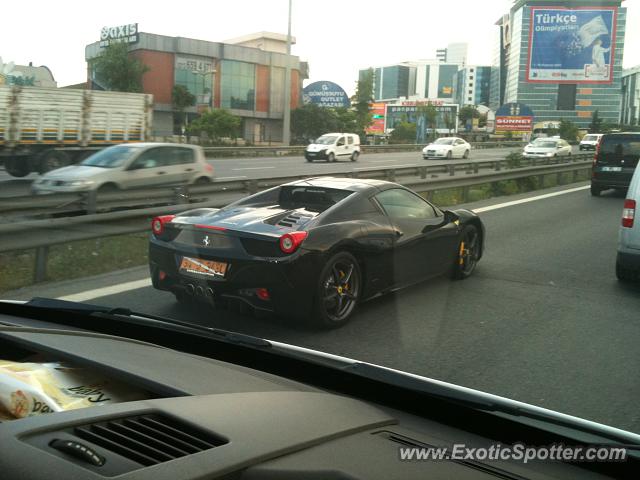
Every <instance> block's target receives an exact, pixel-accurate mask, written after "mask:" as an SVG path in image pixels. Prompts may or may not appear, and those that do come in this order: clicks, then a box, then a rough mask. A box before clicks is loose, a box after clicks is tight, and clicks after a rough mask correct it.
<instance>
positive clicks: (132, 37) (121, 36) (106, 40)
mask: <svg viewBox="0 0 640 480" xmlns="http://www.w3.org/2000/svg"><path fill="white" fill-rule="evenodd" d="M138 32H140V30H139V29H138V24H137V23H129V24H127V25H119V26H117V27H102V30H100V47H101V48H102V47H108V46H109V45H111V44H114V43H137V42H138V39H139V38H138Z"/></svg>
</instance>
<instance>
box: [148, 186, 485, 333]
mask: <svg viewBox="0 0 640 480" xmlns="http://www.w3.org/2000/svg"><path fill="white" fill-rule="evenodd" d="M152 232H153V235H152V236H151V237H150V244H149V267H150V271H151V279H152V282H153V286H154V287H155V288H157V289H159V290H165V291H169V292H172V293H173V294H174V295H175V296H176V299H177V300H178V302H180V303H190V302H192V301H199V302H206V303H213V304H214V305H216V304H217V303H219V302H228V301H232V302H240V304H241V305H249V306H250V307H252V308H253V309H254V310H256V311H258V312H274V313H276V314H277V315H283V316H287V317H293V318H295V319H298V320H300V321H304V322H310V323H313V324H315V325H317V326H320V327H324V328H335V327H338V326H341V325H343V324H345V323H346V322H347V321H348V320H349V318H350V317H351V315H352V313H353V311H354V309H355V308H356V306H357V305H358V304H359V303H360V302H362V301H364V300H367V299H369V298H374V297H376V296H378V295H381V294H383V293H386V292H391V291H394V290H396V289H399V288H401V287H404V286H407V285H411V284H414V283H416V282H418V281H422V280H426V279H428V278H431V277H434V276H438V275H443V274H447V273H448V274H450V275H451V276H452V277H453V278H458V279H463V278H466V277H468V276H469V275H471V274H472V273H473V271H474V269H475V267H476V264H477V262H478V261H479V260H480V258H481V257H482V252H483V248H484V233H485V232H484V226H483V224H482V221H481V220H480V217H478V216H477V215H476V214H475V213H473V212H471V211H469V210H462V209H461V210H455V211H447V210H441V209H439V208H438V207H436V206H435V205H432V204H431V203H429V202H428V201H426V200H425V199H424V198H422V197H420V196H419V195H418V194H416V193H414V192H413V191H411V190H409V189H408V188H405V187H403V186H401V185H398V184H396V183H391V182H385V181H382V180H364V179H362V180H361V179H351V178H331V177H326V178H325V177H319V178H310V179H306V180H300V181H296V182H292V183H288V184H285V185H281V186H279V187H276V188H273V189H270V190H267V191H264V192H261V193H258V194H255V195H252V196H250V197H247V198H245V199H243V200H240V201H237V202H235V203H232V204H230V205H228V206H226V207H224V208H222V209H210V208H204V209H203V208H200V209H197V210H192V211H187V212H184V213H181V214H180V215H177V216H175V215H164V216H160V217H156V218H155V219H154V220H153V221H152Z"/></svg>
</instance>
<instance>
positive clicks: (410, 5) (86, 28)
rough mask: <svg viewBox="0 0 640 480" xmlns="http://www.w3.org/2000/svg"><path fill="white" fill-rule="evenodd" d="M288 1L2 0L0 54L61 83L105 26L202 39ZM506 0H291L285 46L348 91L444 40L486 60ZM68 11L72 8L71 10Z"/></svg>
mask: <svg viewBox="0 0 640 480" xmlns="http://www.w3.org/2000/svg"><path fill="white" fill-rule="evenodd" d="M287 4H288V0H208V1H199V0H189V1H181V2H180V1H179V2H176V1H175V0H174V1H164V0H154V1H149V0H128V1H123V0H110V1H109V2H102V3H87V2H85V1H83V2H61V1H51V0H47V1H43V0H29V1H6V2H3V6H2V19H3V22H2V28H0V56H1V57H2V58H3V60H4V61H5V62H8V61H14V62H15V63H17V64H21V65H25V64H28V63H29V62H30V61H31V62H33V64H34V65H47V66H48V67H49V68H51V70H52V71H53V74H54V76H55V78H56V80H57V81H58V85H59V86H64V85H68V84H72V83H79V82H82V81H84V80H85V77H86V66H85V62H84V46H85V45H87V44H89V43H92V42H94V41H97V40H98V39H99V35H100V29H101V27H103V26H116V25H122V24H128V23H136V22H137V23H138V24H139V28H140V31H142V32H149V33H157V34H164V35H170V36H183V37H190V38H198V39H202V40H210V41H223V40H225V39H229V38H233V37H237V36H241V35H244V34H247V33H252V32H257V31H262V30H266V31H273V32H282V33H286V29H287ZM511 4H512V1H511V0H484V1H480V0H443V1H440V0H437V1H436V0H314V1H312V0H293V28H292V34H293V35H294V36H295V37H296V38H297V44H296V45H294V46H293V53H294V54H295V55H299V56H300V57H301V58H302V59H303V60H307V61H308V62H309V65H310V75H311V78H310V79H309V80H308V82H310V81H316V80H331V81H334V82H336V83H338V84H339V85H341V86H342V87H343V88H344V89H345V90H347V92H348V93H352V92H353V90H354V88H355V82H356V80H357V77H358V69H360V68H365V67H368V66H371V65H380V64H389V63H397V62H400V61H404V60H415V59H420V58H434V57H435V50H436V49H437V48H441V47H445V46H446V45H447V43H452V42H468V43H469V62H470V63H472V64H490V62H491V60H492V52H493V40H494V38H495V36H496V35H497V32H496V28H497V27H495V26H494V23H495V21H496V20H497V19H498V18H499V17H500V16H501V15H502V14H503V13H506V12H507V11H508V8H509V6H510V5H511ZM623 6H625V7H626V8H627V15H628V17H627V34H626V41H625V52H624V67H625V68H630V67H632V66H635V65H638V64H640V28H631V26H632V25H640V0H627V1H625V2H623ZM72 14H76V15H78V16H77V17H73V16H72Z"/></svg>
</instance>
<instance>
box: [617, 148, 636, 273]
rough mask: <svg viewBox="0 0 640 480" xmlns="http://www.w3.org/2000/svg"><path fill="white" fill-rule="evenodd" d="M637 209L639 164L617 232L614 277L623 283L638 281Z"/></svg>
mask: <svg viewBox="0 0 640 480" xmlns="http://www.w3.org/2000/svg"><path fill="white" fill-rule="evenodd" d="M638 145H640V142H638ZM637 208H640V163H638V165H637V166H636V170H635V172H634V174H633V178H632V179H631V185H629V190H628V191H627V196H626V198H625V201H624V207H623V209H622V224H621V225H620V227H619V232H618V257H617V259H616V276H617V277H618V279H619V280H623V281H631V280H640V217H638V218H636V211H637Z"/></svg>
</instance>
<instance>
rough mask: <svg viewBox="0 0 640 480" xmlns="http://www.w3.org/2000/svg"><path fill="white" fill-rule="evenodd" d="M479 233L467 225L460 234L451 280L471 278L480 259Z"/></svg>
mask: <svg viewBox="0 0 640 480" xmlns="http://www.w3.org/2000/svg"><path fill="white" fill-rule="evenodd" d="M480 242H481V239H480V232H479V231H478V229H477V227H475V226H474V225H468V226H467V227H465V229H464V231H463V232H462V240H461V241H460V244H459V246H458V255H457V257H456V264H455V265H454V270H453V278H455V279H458V280H462V279H464V278H467V277H469V276H471V274H472V273H473V271H474V270H475V269H476V265H477V264H478V259H479V257H480Z"/></svg>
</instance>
